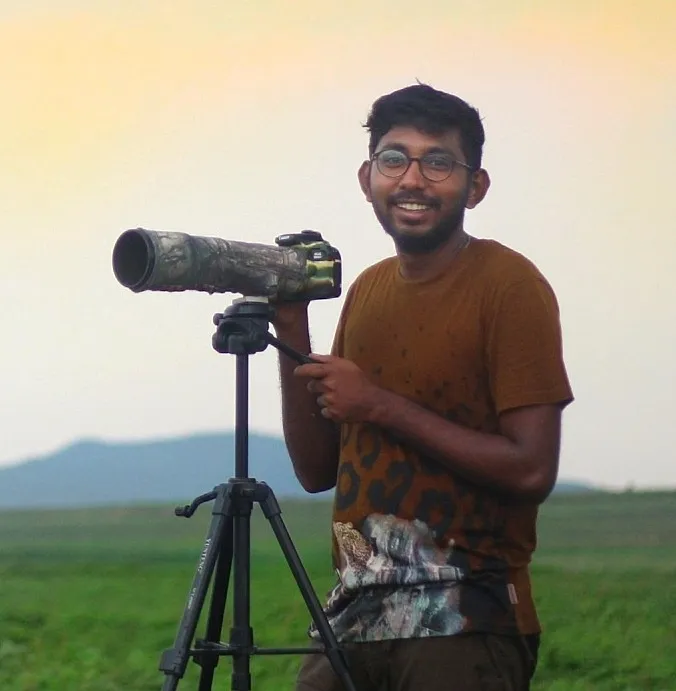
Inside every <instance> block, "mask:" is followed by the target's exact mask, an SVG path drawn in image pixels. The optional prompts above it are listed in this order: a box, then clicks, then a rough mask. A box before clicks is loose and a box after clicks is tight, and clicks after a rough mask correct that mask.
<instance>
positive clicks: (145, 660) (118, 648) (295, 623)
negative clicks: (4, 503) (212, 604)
mask: <svg viewBox="0 0 676 691" xmlns="http://www.w3.org/2000/svg"><path fill="white" fill-rule="evenodd" d="M188 499H189V498H188ZM210 506H211V505H206V506H204V507H202V508H201V509H200V511H198V513H197V514H196V515H195V516H194V517H193V518H191V519H181V518H176V517H174V516H173V507H129V508H107V509H92V510H86V511H85V510H73V511H54V512H49V511H42V512H7V513H0V691H122V690H124V691H151V690H157V691H159V689H160V688H161V686H162V680H163V677H162V675H161V674H160V673H159V672H158V671H157V663H158V660H159V655H160V653H161V652H162V650H164V649H165V648H167V647H170V646H171V644H172V642H173V639H174V635H175V632H176V626H177V624H178V621H179V618H180V615H181V612H182V611H183V607H184V604H185V600H186V596H187V592H188V587H189V585H190V582H191V579H192V576H193V573H194V570H195V567H196V564H197V558H198V555H199V552H200V550H201V547H202V541H203V538H204V534H205V531H206V526H207V523H208V521H209V520H210ZM282 508H283V511H284V520H285V522H286V523H287V526H288V527H289V530H290V532H291V534H292V536H293V538H294V541H295V543H296V546H297V548H298V550H299V552H300V553H301V557H302V559H303V562H304V564H305V566H306V568H307V570H308V572H309V573H310V576H311V578H312V581H313V584H314V586H315V589H316V591H317V593H318V594H319V595H320V599H323V595H324V593H325V592H326V590H328V588H329V587H330V585H331V584H332V579H333V575H332V573H331V569H330V563H329V559H328V528H329V523H330V507H329V506H327V505H326V504H325V503H319V502H282ZM252 533H253V548H252V557H253V573H252V618H253V626H254V632H255V636H256V642H257V643H258V644H259V645H262V646H287V645H295V644H303V645H304V644H306V639H305V629H306V625H307V623H308V615H307V612H306V609H305V606H304V603H303V601H302V599H301V597H300V595H299V594H298V591H297V589H296V586H295V583H294V582H293V580H292V577H291V574H290V573H289V571H288V569H287V567H286V565H285V563H284V561H283V558H282V556H281V553H280V551H279V548H278V546H277V544H276V542H275V541H274V539H273V537H272V533H271V531H270V529H269V526H268V525H267V523H266V522H265V521H264V519H262V517H261V515H260V512H259V511H256V513H255V514H254V518H253V523H252ZM533 581H534V589H535V597H536V601H537V604H538V607H539V611H540V614H541V618H542V621H543V626H544V628H545V636H544V640H543V647H542V649H541V657H540V665H539V668H538V672H537V676H536V683H535V685H534V691H592V690H593V691H611V690H612V691H642V690H644V689H645V690H652V691H676V624H675V623H674V618H675V617H674V613H675V612H676V493H673V494H672V493H666V492H665V493H626V494H618V495H605V494H581V495H573V496H558V497H554V498H552V499H551V500H550V501H549V502H548V503H547V504H546V505H545V507H544V508H543V511H542V518H541V522H540V547H539V549H538V552H537V555H536V559H535V563H534V566H533ZM228 614H229V612H228ZM226 627H227V622H226ZM198 632H199V633H202V627H200V628H199V630H198ZM226 632H227V628H226ZM226 636H227V634H226ZM298 662H299V657H298V656H288V655H285V656H274V657H259V658H255V659H254V661H253V664H252V672H253V689H254V690H255V691H284V690H285V689H291V688H292V682H293V677H294V673H295V670H296V667H297V665H298ZM197 671H198V668H197V667H196V666H195V665H194V664H192V663H191V665H190V667H189V671H188V674H187V675H186V677H185V679H184V680H182V681H181V682H180V684H179V689H180V690H181V691H183V689H185V690H186V691H187V690H193V689H196V688H197V684H196V681H197ZM230 671H231V662H230V660H229V659H227V658H226V659H224V660H223V661H222V662H221V664H220V665H219V668H218V669H217V671H216V682H215V683H214V690H215V691H216V690H218V689H224V690H225V689H230ZM449 689H450V687H449Z"/></svg>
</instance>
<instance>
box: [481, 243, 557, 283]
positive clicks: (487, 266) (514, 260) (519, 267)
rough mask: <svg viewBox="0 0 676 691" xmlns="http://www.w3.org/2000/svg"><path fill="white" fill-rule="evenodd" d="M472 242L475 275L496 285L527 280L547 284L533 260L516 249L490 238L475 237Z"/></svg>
mask: <svg viewBox="0 0 676 691" xmlns="http://www.w3.org/2000/svg"><path fill="white" fill-rule="evenodd" d="M473 244H474V245H475V248H474V251H475V255H474V256H475V259H476V265H475V266H476V269H475V272H474V275H475V277H477V278H483V279H485V280H487V281H488V282H490V283H492V284H493V285H495V286H496V287H497V286H502V287H509V286H510V285H514V284H516V283H520V282H522V281H528V280H530V281H536V282H541V283H543V284H545V285H547V286H549V282H548V281H547V278H546V277H545V276H544V274H543V273H542V271H541V270H540V268H539V267H538V266H537V265H536V264H535V262H534V261H533V260H532V259H530V258H529V257H527V256H526V255H525V254H523V253H521V252H519V251H518V250H516V249H514V248H512V247H508V246H507V245H504V244H502V243H501V242H498V241H497V240H493V239H490V238H476V239H475V240H474V242H473Z"/></svg>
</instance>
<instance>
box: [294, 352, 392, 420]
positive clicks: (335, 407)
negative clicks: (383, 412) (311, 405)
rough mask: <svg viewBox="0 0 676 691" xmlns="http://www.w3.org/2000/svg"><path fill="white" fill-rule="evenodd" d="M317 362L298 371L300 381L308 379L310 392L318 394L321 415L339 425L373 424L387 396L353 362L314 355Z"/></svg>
mask: <svg viewBox="0 0 676 691" xmlns="http://www.w3.org/2000/svg"><path fill="white" fill-rule="evenodd" d="M310 357H311V358H312V359H313V360H314V362H313V363H311V364H308V365H301V366H300V367H296V369H295V371H294V374H295V375H296V376H297V377H307V378H309V379H310V381H309V382H308V384H307V388H308V391H310V392H312V393H314V394H318V396H317V404H318V405H319V407H320V410H321V414H322V415H323V416H324V417H325V418H328V419H330V420H334V421H335V422H365V421H369V420H370V418H371V416H372V414H373V412H374V410H375V409H376V408H377V406H378V405H379V404H380V403H381V400H382V398H383V395H384V394H385V392H384V391H383V390H382V389H381V388H379V387H378V386H376V385H375V384H373V383H372V382H371V381H370V380H369V379H368V377H367V376H366V375H365V374H364V372H363V371H362V370H361V369H359V367H357V365H355V364H354V362H352V361H351V360H346V359H344V358H339V357H335V356H333V355H316V354H314V353H312V354H310Z"/></svg>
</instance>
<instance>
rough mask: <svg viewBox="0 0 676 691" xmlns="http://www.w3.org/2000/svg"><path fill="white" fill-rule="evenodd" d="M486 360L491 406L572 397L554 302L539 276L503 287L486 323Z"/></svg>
mask: <svg viewBox="0 0 676 691" xmlns="http://www.w3.org/2000/svg"><path fill="white" fill-rule="evenodd" d="M487 351H488V352H487V354H486V355H487V361H488V375H489V380H490V388H491V394H492V397H493V400H494V402H495V406H496V410H497V412H498V413H502V412H504V411H505V410H509V409H510V408H518V407H521V406H527V405H537V404H552V403H558V404H560V405H561V406H562V407H564V406H566V405H568V404H569V403H570V402H571V401H572V400H573V394H572V390H571V386H570V382H569V379H568V375H567V372H566V367H565V364H564V360H563V344H562V334H561V323H560V315H559V306H558V303H557V300H556V296H555V295H554V292H553V290H552V288H551V287H550V286H549V284H548V283H547V282H546V280H543V279H542V278H539V277H535V276H534V277H529V278H524V279H522V280H520V281H518V282H516V283H513V284H512V285H510V286H509V287H507V288H505V289H504V290H502V291H501V292H500V293H499V295H498V296H497V297H496V299H495V301H494V305H493V308H492V310H491V315H490V317H489V324H488V338H487Z"/></svg>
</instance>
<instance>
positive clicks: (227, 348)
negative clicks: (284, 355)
mask: <svg viewBox="0 0 676 691" xmlns="http://www.w3.org/2000/svg"><path fill="white" fill-rule="evenodd" d="M272 316H273V308H272V307H271V306H270V304H269V302H268V300H267V298H261V297H250V298H247V297H241V298H237V299H236V300H234V301H233V303H232V305H231V306H230V307H228V309H226V310H225V312H223V313H221V314H214V318H213V322H214V325H215V326H216V333H215V334H214V335H213V336H212V338H211V344H212V346H213V347H214V350H215V351H216V352H218V353H230V354H232V355H253V354H254V353H260V352H262V351H264V350H265V349H266V348H267V347H268V339H267V337H266V334H267V332H268V329H269V328H270V320H271V319H272Z"/></svg>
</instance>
